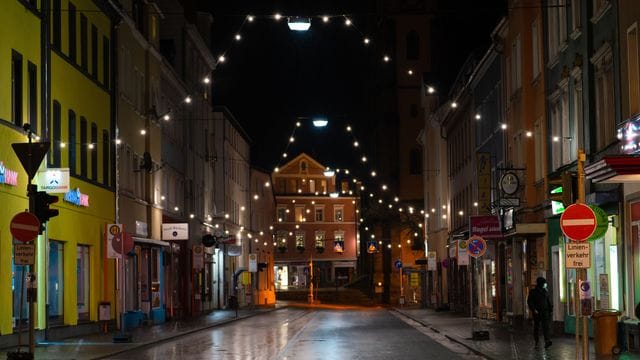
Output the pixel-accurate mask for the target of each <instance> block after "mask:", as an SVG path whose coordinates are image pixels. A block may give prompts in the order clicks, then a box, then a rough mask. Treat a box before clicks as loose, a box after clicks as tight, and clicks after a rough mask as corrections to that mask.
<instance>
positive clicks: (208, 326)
mask: <svg viewBox="0 0 640 360" xmlns="http://www.w3.org/2000/svg"><path fill="white" fill-rule="evenodd" d="M288 307H289V305H283V306H281V307H276V308H273V309H268V310H265V311H262V312H255V313H250V314H247V315H244V316H238V317H236V318H230V319H226V320H221V321H218V322H215V323H211V324H209V325H205V326H200V327H198V328H193V329H190V330H186V331H184V332H181V333H179V334H174V335H170V336H167V337H162V338H157V339H154V340H149V341H146V342H141V343H137V344H136V345H134V346H132V347H130V348H127V349H121V350H117V351H114V352H112V353H109V354H106V355H101V356H98V357H95V358H92V359H93V360H99V359H107V358H109V357H112V356H115V355H119V354H122V353H125V352H128V351H132V350H137V349H140V348H143V347H147V346H149V345H153V344H158V343H161V342H165V341H168V340H173V339H177V338H179V337H183V336H187V335H191V334H193V333H196V332H198V331H202V330H206V329H210V328H213V327H216V326H222V325H227V324H229V323H232V322H235V321H238V320H244V319H248V318H251V317H254V316H258V315H262V314H268V313H270V312H273V311H277V310H282V309H286V308H288Z"/></svg>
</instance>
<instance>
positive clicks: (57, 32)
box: [51, 0, 62, 50]
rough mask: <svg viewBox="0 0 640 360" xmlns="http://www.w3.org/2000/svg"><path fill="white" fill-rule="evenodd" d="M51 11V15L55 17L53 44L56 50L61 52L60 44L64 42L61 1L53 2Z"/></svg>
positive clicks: (54, 0) (55, 0)
mask: <svg viewBox="0 0 640 360" xmlns="http://www.w3.org/2000/svg"><path fill="white" fill-rule="evenodd" d="M51 10H52V11H51V14H52V15H53V20H52V22H53V39H52V40H51V42H52V45H53V47H54V48H55V49H57V50H60V43H61V42H62V36H61V30H62V29H61V28H62V19H61V13H60V0H53V5H52V8H51Z"/></svg>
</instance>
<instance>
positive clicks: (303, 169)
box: [300, 161, 308, 173]
mask: <svg viewBox="0 0 640 360" xmlns="http://www.w3.org/2000/svg"><path fill="white" fill-rule="evenodd" d="M307 169H308V167H307V162H306V161H300V172H301V173H306V172H307Z"/></svg>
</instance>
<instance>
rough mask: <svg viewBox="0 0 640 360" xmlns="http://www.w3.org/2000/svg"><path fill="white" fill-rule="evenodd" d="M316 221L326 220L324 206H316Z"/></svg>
mask: <svg viewBox="0 0 640 360" xmlns="http://www.w3.org/2000/svg"><path fill="white" fill-rule="evenodd" d="M315 219H316V221H320V222H322V221H324V207H316V217H315Z"/></svg>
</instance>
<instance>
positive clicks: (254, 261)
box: [249, 254, 258, 272]
mask: <svg viewBox="0 0 640 360" xmlns="http://www.w3.org/2000/svg"><path fill="white" fill-rule="evenodd" d="M257 271H258V255H256V254H249V272H257Z"/></svg>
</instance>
